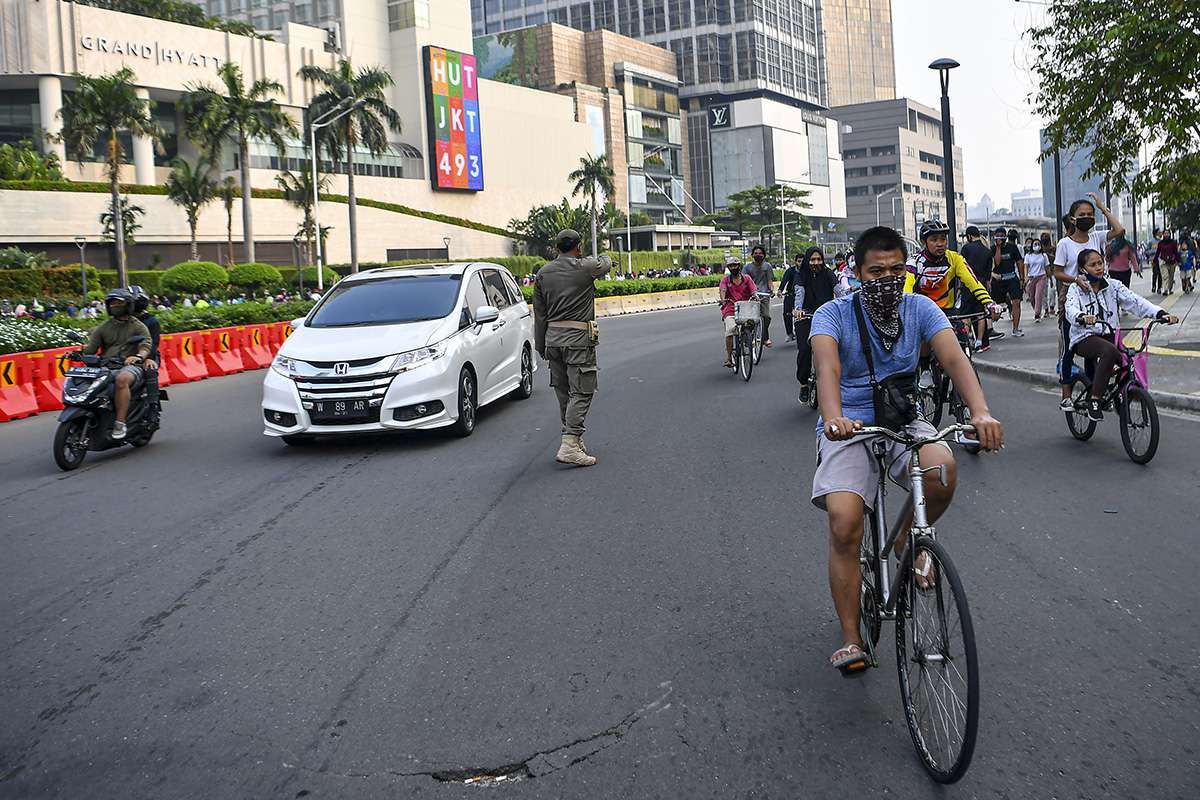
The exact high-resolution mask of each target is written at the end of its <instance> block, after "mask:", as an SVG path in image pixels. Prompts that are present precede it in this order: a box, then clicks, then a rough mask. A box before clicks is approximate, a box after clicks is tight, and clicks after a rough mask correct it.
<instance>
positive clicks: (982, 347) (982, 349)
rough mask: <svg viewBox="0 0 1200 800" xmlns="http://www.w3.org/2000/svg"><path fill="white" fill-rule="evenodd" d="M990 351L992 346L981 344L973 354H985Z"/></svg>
mask: <svg viewBox="0 0 1200 800" xmlns="http://www.w3.org/2000/svg"><path fill="white" fill-rule="evenodd" d="M991 349H992V346H991V345H990V344H983V345H980V346H979V348H978V349H977V350H976V351H975V352H977V353H986V352H987V351H988V350H991Z"/></svg>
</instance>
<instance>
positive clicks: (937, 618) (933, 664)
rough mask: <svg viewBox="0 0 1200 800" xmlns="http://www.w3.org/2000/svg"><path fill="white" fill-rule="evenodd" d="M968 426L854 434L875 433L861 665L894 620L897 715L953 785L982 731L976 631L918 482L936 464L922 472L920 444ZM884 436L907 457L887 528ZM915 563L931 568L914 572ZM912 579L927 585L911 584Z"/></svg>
mask: <svg viewBox="0 0 1200 800" xmlns="http://www.w3.org/2000/svg"><path fill="white" fill-rule="evenodd" d="M974 430H975V429H974V428H973V427H971V426H970V425H960V424H954V425H950V426H949V427H947V428H945V429H943V430H941V431H939V432H938V433H936V434H934V435H933V436H929V437H912V436H909V435H908V434H906V433H897V432H895V431H893V430H890V429H888V428H881V427H865V428H863V429H862V430H860V431H858V432H857V433H856V435H857V436H866V437H872V439H871V441H870V443H869V445H870V448H871V457H872V458H874V459H875V461H876V462H877V464H878V467H879V483H878V485H877V487H876V490H875V506H874V511H873V512H868V513H867V521H868V522H869V529H870V535H869V536H868V535H865V534H864V536H863V538H862V549H861V554H860V557H859V563H860V565H861V571H862V589H861V591H860V593H859V597H860V603H859V610H860V620H859V631H860V634H861V636H862V640H863V643H864V648H865V650H866V652H867V663H868V664H869V665H870V666H872V667H876V666H879V661H878V654H877V651H876V646H877V645H878V644H879V634H880V630H881V628H882V625H883V622H884V621H885V620H890V621H894V622H895V623H896V669H897V672H898V673H899V677H900V695H901V700H902V701H903V703H904V718H905V720H906V721H907V723H908V731H909V733H910V734H912V740H913V745H914V746H915V747H916V749H917V755H918V756H919V757H920V759H921V763H922V764H923V765H924V766H925V769H926V770H928V772H929V774H930V775H931V776H933V779H934V780H935V781H938V782H939V783H954V782H955V781H957V780H958V779H960V778H961V777H962V776H963V775H964V774H965V773H966V771H967V768H968V767H969V766H970V764H971V756H972V755H973V754H974V752H975V735H976V731H977V728H978V726H979V662H978V657H977V655H976V652H975V629H974V627H973V626H972V624H971V612H970V610H969V608H968V607H967V596H966V593H965V592H964V590H963V585H962V581H961V580H960V579H959V576H958V570H956V569H955V568H954V564H953V563H952V562H951V561H950V556H949V555H947V554H946V550H945V548H944V547H942V545H941V543H940V542H938V541H937V539H936V537H935V531H934V528H933V526H932V525H930V524H929V521H928V518H927V517H926V513H925V489H924V483H923V478H924V476H925V475H926V474H927V473H933V472H937V473H938V474H939V478H940V479H941V480H942V482H943V483H945V480H946V475H945V470H944V468H943V467H942V466H937V467H929V468H923V467H922V466H921V461H920V450H921V447H922V446H924V445H926V444H929V443H931V442H938V441H943V440H945V439H947V438H950V437H951V436H960V435H961V434H964V433H973V432H974ZM884 438H887V439H891V440H892V441H894V442H898V443H900V444H902V445H904V447H905V449H906V450H907V451H908V478H909V481H910V482H911V484H912V486H911V494H910V495H909V498H908V500H907V501H906V502H905V505H904V508H903V510H902V511H901V512H900V515H899V516H898V517H897V518H896V521H895V523H893V524H892V525H891V527H890V529H889V526H888V523H887V513H886V509H885V507H884V501H885V497H886V494H887V476H888V467H889V466H891V464H890V461H889V459H888V452H889V448H888V447H887V445H886V443H885V442H884ZM910 513H911V515H912V524H911V525H910V527H909V529H908V546H907V548H906V549H905V551H904V552H903V553H901V554H900V555H899V566H898V567H897V569H896V574H895V576H892V575H891V561H890V556H891V555H892V551H893V547H894V546H895V544H896V540H897V538H898V537H899V535H900V530H901V525H902V523H903V522H904V520H906V519H907V518H908V517H909V514H910ZM918 561H921V562H924V564H925V565H927V566H928V567H929V569H928V571H927V572H923V573H921V574H920V575H918V573H917V563H918ZM918 578H920V580H923V581H924V582H925V584H926V585H925V586H924V587H922V586H920V585H918Z"/></svg>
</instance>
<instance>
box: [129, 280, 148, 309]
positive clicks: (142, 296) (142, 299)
mask: <svg viewBox="0 0 1200 800" xmlns="http://www.w3.org/2000/svg"><path fill="white" fill-rule="evenodd" d="M126 289H128V291H129V293H130V294H131V295H133V313H135V314H140V313H142V312H143V311H145V310H146V309H147V308H149V307H150V295H148V294H146V290H145V289H143V288H142V287H141V286H138V285H137V284H133V285H131V286H127V287H126Z"/></svg>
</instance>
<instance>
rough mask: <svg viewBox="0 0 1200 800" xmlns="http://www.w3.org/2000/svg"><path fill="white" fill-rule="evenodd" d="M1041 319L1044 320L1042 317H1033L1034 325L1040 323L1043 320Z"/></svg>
mask: <svg viewBox="0 0 1200 800" xmlns="http://www.w3.org/2000/svg"><path fill="white" fill-rule="evenodd" d="M1041 321H1042V318H1041V317H1034V318H1033V324H1034V325H1037V324H1038V323H1039V322H1041Z"/></svg>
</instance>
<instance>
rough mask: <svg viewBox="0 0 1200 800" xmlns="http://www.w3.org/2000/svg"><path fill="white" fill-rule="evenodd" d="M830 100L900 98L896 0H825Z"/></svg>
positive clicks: (841, 102) (837, 103)
mask: <svg viewBox="0 0 1200 800" xmlns="http://www.w3.org/2000/svg"><path fill="white" fill-rule="evenodd" d="M820 12H821V29H822V31H823V32H824V35H825V74H826V76H827V78H826V82H827V84H828V87H829V88H828V95H829V99H828V104H829V105H830V106H848V105H852V104H855V103H870V102H874V101H876V100H894V99H896V56H895V48H894V46H893V43H892V0H821V2H820Z"/></svg>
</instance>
